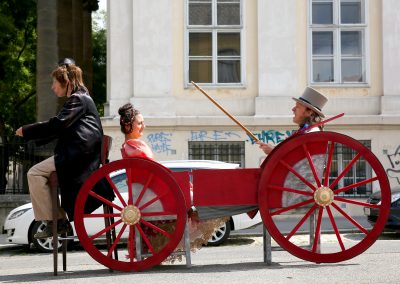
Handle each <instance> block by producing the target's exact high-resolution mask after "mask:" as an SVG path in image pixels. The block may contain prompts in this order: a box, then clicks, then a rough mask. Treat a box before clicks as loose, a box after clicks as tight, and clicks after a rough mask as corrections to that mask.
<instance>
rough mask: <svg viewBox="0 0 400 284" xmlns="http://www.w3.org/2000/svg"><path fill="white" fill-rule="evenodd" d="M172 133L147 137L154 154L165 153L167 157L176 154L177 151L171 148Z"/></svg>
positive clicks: (161, 133) (157, 133) (153, 134)
mask: <svg viewBox="0 0 400 284" xmlns="http://www.w3.org/2000/svg"><path fill="white" fill-rule="evenodd" d="M171 138H172V133H171V132H169V133H167V132H163V131H161V132H156V133H151V134H149V135H147V140H148V141H149V144H150V147H151V149H152V150H153V152H154V153H163V154H166V155H170V154H175V153H176V150H175V149H172V148H171V141H172V139H171Z"/></svg>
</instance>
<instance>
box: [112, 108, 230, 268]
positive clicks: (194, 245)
mask: <svg viewBox="0 0 400 284" xmlns="http://www.w3.org/2000/svg"><path fill="white" fill-rule="evenodd" d="M118 113H119V115H120V126H121V132H122V133H123V134H124V135H125V141H124V143H123V144H122V148H121V154H122V157H123V158H134V157H141V158H146V159H151V160H154V154H153V152H152V150H151V149H150V147H149V146H148V145H147V144H146V143H145V142H144V141H142V140H140V138H141V137H142V135H143V131H144V129H145V127H146V126H145V124H144V119H143V115H142V114H141V113H140V112H139V110H137V109H135V108H134V107H133V106H132V104H130V103H127V104H125V105H123V106H122V107H120V108H119V110H118ZM191 212H192V211H191V210H189V215H191ZM191 216H192V215H191ZM226 221H227V218H218V219H210V220H205V221H198V220H197V219H196V218H195V217H193V218H189V224H190V226H189V229H190V232H189V234H190V248H191V251H192V252H194V251H196V250H197V249H200V248H201V247H202V246H203V245H206V244H207V242H208V240H209V239H210V237H211V236H212V234H213V233H214V231H215V230H216V229H218V228H219V227H221V226H222V225H223V224H224V223H225V222H226ZM168 223H170V225H171V226H173V222H172V221H157V222H154V224H155V225H156V226H162V227H164V226H165V225H168ZM143 230H144V232H145V233H146V234H147V235H148V236H150V239H151V242H152V245H155V246H157V245H159V246H161V247H163V246H164V245H165V241H163V240H160V238H164V236H162V235H157V236H156V237H155V238H152V233H151V229H150V228H147V227H144V228H143ZM183 247H184V246H183V242H181V243H180V244H179V245H178V247H177V250H182V249H183ZM155 249H156V251H157V248H155ZM178 259H179V260H181V256H170V257H169V258H168V260H169V261H175V260H178Z"/></svg>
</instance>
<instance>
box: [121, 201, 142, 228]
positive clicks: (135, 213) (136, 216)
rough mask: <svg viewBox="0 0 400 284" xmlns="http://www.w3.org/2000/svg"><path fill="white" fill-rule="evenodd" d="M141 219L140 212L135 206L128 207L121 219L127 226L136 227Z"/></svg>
mask: <svg viewBox="0 0 400 284" xmlns="http://www.w3.org/2000/svg"><path fill="white" fill-rule="evenodd" d="M140 217H141V215H140V210H139V208H137V207H136V206H134V205H128V206H126V207H125V208H124V209H123V210H122V212H121V219H122V221H123V222H124V223H125V224H127V225H135V224H136V223H137V222H139V220H140Z"/></svg>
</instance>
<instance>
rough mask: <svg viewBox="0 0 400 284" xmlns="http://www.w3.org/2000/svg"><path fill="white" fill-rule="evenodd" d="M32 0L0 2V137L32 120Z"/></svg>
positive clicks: (34, 75)
mask: <svg viewBox="0 0 400 284" xmlns="http://www.w3.org/2000/svg"><path fill="white" fill-rule="evenodd" d="M36 20H37V15H36V0H7V1H1V2H0V30H1V33H0V136H1V137H2V138H3V139H5V137H7V136H10V135H12V134H13V133H14V131H15V129H16V128H17V127H19V126H20V125H23V124H26V123H29V122H33V121H34V120H35V110H36V108H35V102H36V101H35V98H36V96H35V95H36V74H35V72H36V39H37V34H36Z"/></svg>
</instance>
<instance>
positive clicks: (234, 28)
mask: <svg viewBox="0 0 400 284" xmlns="http://www.w3.org/2000/svg"><path fill="white" fill-rule="evenodd" d="M239 1H240V2H239V5H240V16H239V17H240V24H239V25H218V24H217V23H216V21H217V12H218V11H217V0H210V2H211V3H212V19H211V21H212V23H211V25H192V26H191V25H189V0H185V2H184V5H185V7H184V8H185V27H184V55H183V56H184V72H183V73H184V74H183V75H184V87H185V88H188V87H189V86H192V84H191V83H190V80H189V75H190V74H189V63H190V60H193V59H191V58H195V57H193V56H189V34H190V33H191V32H196V33H211V41H212V56H211V61H212V67H211V68H212V82H211V83H201V82H196V83H198V85H202V86H211V87H229V88H232V87H243V86H244V85H245V82H246V77H245V73H246V72H245V67H246V60H245V56H244V55H245V46H246V45H245V40H244V38H245V35H244V30H245V29H244V14H245V11H244V7H245V4H244V2H245V1H246V0H239ZM219 33H238V34H239V36H240V56H239V57H238V58H239V62H240V82H236V83H218V60H221V58H222V59H223V58H224V57H223V56H222V57H221V56H219V55H218V41H217V37H218V34H219ZM228 57H229V58H231V57H232V56H228ZM206 58H208V56H199V57H198V58H195V59H199V60H201V59H206Z"/></svg>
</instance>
